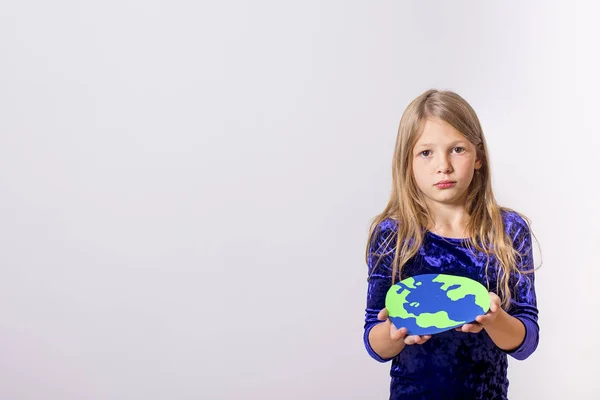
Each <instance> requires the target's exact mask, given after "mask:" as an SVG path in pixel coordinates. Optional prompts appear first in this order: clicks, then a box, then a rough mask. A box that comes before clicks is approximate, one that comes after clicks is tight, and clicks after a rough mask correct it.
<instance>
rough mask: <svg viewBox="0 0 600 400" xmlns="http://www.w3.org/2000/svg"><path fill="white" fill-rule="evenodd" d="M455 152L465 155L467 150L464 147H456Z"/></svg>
mask: <svg viewBox="0 0 600 400" xmlns="http://www.w3.org/2000/svg"><path fill="white" fill-rule="evenodd" d="M454 151H455V152H456V153H458V154H460V153H464V152H465V148H464V147H455V148H454Z"/></svg>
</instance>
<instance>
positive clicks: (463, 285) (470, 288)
mask: <svg viewBox="0 0 600 400" xmlns="http://www.w3.org/2000/svg"><path fill="white" fill-rule="evenodd" d="M433 282H441V283H443V284H444V285H443V286H442V287H441V289H442V290H445V291H446V296H448V297H449V298H450V300H452V301H456V300H460V299H462V298H463V297H465V296H466V295H469V294H474V295H475V304H477V305H478V306H479V307H481V309H482V310H483V312H484V313H486V312H487V311H488V310H489V309H490V295H489V293H488V291H487V290H486V289H485V287H483V285H481V284H480V283H479V282H476V281H473V280H471V279H466V278H463V277H462V276H454V275H442V274H440V275H438V276H436V277H435V278H434V279H433ZM452 285H460V286H459V287H458V288H456V289H452V290H448V288H449V287H450V286H452Z"/></svg>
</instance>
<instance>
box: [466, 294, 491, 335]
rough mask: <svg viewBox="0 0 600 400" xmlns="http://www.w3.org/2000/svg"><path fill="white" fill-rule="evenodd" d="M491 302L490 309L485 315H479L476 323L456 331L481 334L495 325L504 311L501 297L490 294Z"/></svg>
mask: <svg viewBox="0 0 600 400" xmlns="http://www.w3.org/2000/svg"><path fill="white" fill-rule="evenodd" d="M490 300H491V304H490V309H489V311H488V312H487V313H486V314H485V315H478V316H477V317H476V318H475V321H474V322H471V323H470V324H464V325H463V326H459V327H458V328H456V330H457V331H460V332H471V333H479V332H481V330H482V329H483V328H485V327H486V326H489V325H490V324H491V323H493V322H494V321H495V320H496V317H497V316H498V314H499V313H500V311H502V308H501V301H500V297H498V296H497V295H496V294H495V293H492V292H490Z"/></svg>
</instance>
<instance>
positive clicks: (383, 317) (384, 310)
mask: <svg viewBox="0 0 600 400" xmlns="http://www.w3.org/2000/svg"><path fill="white" fill-rule="evenodd" d="M388 317H389V315H388V311H387V308H382V309H381V311H379V314H377V319H378V320H380V321H385V320H386V319H388Z"/></svg>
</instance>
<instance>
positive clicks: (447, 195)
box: [411, 118, 482, 207]
mask: <svg viewBox="0 0 600 400" xmlns="http://www.w3.org/2000/svg"><path fill="white" fill-rule="evenodd" d="M411 156H412V167H413V174H414V178H415V181H416V183H417V186H418V187H419V189H420V190H421V192H422V193H423V195H424V196H425V200H426V202H427V205H428V206H430V207H431V206H434V205H436V204H448V205H464V204H465V201H466V198H467V190H468V188H469V185H470V184H471V180H472V179H473V174H474V173H475V170H476V169H479V168H481V165H482V162H481V160H478V159H477V154H476V148H475V146H474V145H473V144H472V143H471V142H470V141H469V140H468V139H467V138H466V137H465V136H463V135H462V134H461V133H460V132H459V131H457V130H456V129H454V128H453V127H452V126H451V125H449V124H448V123H446V122H444V121H442V120H440V119H437V118H436V119H428V120H427V121H426V123H425V127H424V129H423V133H422V134H421V136H420V137H419V139H418V140H417V142H416V144H415V146H414V148H413V152H412V155H411Z"/></svg>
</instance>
